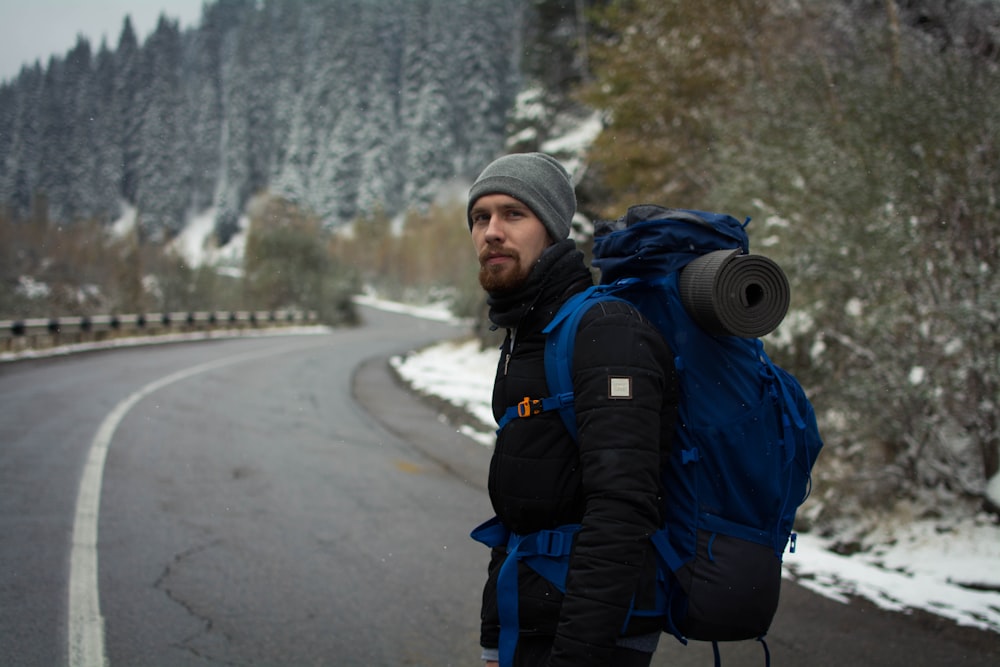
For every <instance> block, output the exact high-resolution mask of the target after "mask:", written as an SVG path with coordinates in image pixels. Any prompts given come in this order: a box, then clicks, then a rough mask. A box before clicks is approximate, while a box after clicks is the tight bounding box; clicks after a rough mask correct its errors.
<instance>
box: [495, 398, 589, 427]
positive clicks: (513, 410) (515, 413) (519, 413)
mask: <svg viewBox="0 0 1000 667" xmlns="http://www.w3.org/2000/svg"><path fill="white" fill-rule="evenodd" d="M572 406H573V392H571V391H566V392H563V393H561V394H556V395H555V396H548V397H546V398H531V397H530V396H525V397H524V398H523V399H522V400H521V402H520V403H518V404H517V405H512V406H510V407H509V408H507V411H506V412H505V413H504V415H503V417H501V419H500V421H499V422H498V423H497V430H496V432H497V433H500V431H502V430H503V427H504V426H506V425H507V424H509V423H510V422H512V421H514V420H515V419H521V418H524V417H533V416H535V415H540V414H542V413H543V412H548V411H550V410H563V409H565V408H571V407H572Z"/></svg>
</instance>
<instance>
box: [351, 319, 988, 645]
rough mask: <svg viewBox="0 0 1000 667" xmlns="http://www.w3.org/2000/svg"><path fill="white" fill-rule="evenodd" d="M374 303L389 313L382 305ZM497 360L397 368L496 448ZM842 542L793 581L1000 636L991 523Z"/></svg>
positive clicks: (806, 555)
mask: <svg viewBox="0 0 1000 667" xmlns="http://www.w3.org/2000/svg"><path fill="white" fill-rule="evenodd" d="M368 303H369V305H373V306H381V304H379V303H378V302H377V301H376V300H374V299H370V300H369V301H368ZM394 308H396V309H397V310H398V309H399V308H400V307H399V306H394ZM415 314H420V312H419V311H415ZM434 316H435V317H440V316H441V314H440V313H435V314H434ZM497 355H498V352H497V351H496V350H495V349H487V350H481V349H480V348H479V344H478V342H476V341H474V340H466V341H452V342H444V343H440V344H438V345H435V346H432V347H429V348H426V349H424V350H422V351H419V352H415V353H412V354H409V355H407V356H405V357H395V358H393V359H392V360H391V363H392V365H393V367H394V368H395V369H396V370H397V371H398V372H399V374H400V375H401V376H402V377H403V378H404V379H405V380H406V381H407V382H408V383H409V384H410V385H411V386H412V387H414V388H415V389H418V390H420V391H422V392H426V393H429V394H432V395H436V396H438V397H440V398H443V399H445V400H447V401H449V402H451V403H452V404H454V405H456V406H459V407H461V408H463V409H464V410H466V411H467V412H468V413H470V414H472V415H473V416H475V417H476V418H477V419H478V420H479V421H481V422H482V423H483V425H484V426H483V428H482V429H480V430H478V431H470V430H467V431H466V432H467V434H468V435H470V436H471V437H472V438H474V439H475V440H476V441H478V442H479V443H481V444H483V445H485V446H490V445H491V444H492V440H493V432H492V428H491V426H490V425H495V422H494V421H493V413H492V410H491V408H490V397H491V394H492V383H493V377H494V374H495V372H496V364H497ZM836 542H837V540H836V539H823V538H821V537H819V536H815V535H809V534H800V535H799V536H798V540H797V548H796V551H795V553H793V554H791V553H787V552H786V554H785V558H784V562H785V565H786V567H785V576H786V577H787V578H789V579H791V580H793V581H796V582H797V583H799V584H800V585H802V586H805V587H806V588H809V589H810V590H813V591H815V592H816V593H819V594H821V595H824V596H826V597H828V598H831V599H833V600H837V601H839V602H844V603H846V602H848V601H849V600H850V598H851V597H861V598H865V599H867V600H870V601H871V602H873V603H874V604H876V605H877V606H879V607H882V608H884V609H888V610H891V611H898V612H903V613H906V612H910V611H913V610H923V611H927V612H931V613H934V614H937V615H939V616H943V617H945V618H948V619H951V620H952V621H954V622H956V623H958V624H960V625H965V626H971V627H975V628H979V629H982V630H987V631H991V632H996V633H1000V526H997V525H994V524H993V522H992V521H991V520H990V519H989V517H987V516H985V515H984V516H980V517H973V518H968V519H961V520H958V519H955V520H941V521H921V522H916V523H906V524H902V525H897V526H893V525H886V526H884V527H883V528H882V530H881V532H880V533H878V534H875V535H870V536H869V537H868V538H867V540H866V543H865V545H864V548H863V549H862V551H860V552H858V553H856V554H854V555H851V556H842V555H839V554H837V553H834V552H833V551H831V550H830V547H832V545H833V544H835V543H836Z"/></svg>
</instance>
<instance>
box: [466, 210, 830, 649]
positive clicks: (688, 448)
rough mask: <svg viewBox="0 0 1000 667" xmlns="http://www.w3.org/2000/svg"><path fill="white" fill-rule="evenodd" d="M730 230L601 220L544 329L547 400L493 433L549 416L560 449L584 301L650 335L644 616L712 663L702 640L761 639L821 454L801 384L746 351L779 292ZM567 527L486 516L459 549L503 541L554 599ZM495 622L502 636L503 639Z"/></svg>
mask: <svg viewBox="0 0 1000 667" xmlns="http://www.w3.org/2000/svg"><path fill="white" fill-rule="evenodd" d="M747 222H749V220H748V221H747ZM745 226H746V225H745V223H744V224H741V223H740V222H739V221H737V220H736V219H734V218H732V217H731V216H728V215H724V214H716V213H706V212H702V211H688V210H677V209H665V208H662V207H658V206H651V205H643V206H635V207H632V208H631V209H629V211H628V213H627V214H626V216H624V217H623V218H621V219H619V220H617V221H614V222H613V223H605V228H604V229H603V230H598V234H602V232H603V235H599V236H598V237H597V238H596V240H595V243H594V261H593V263H594V265H595V266H596V267H598V268H599V269H600V270H601V281H600V284H598V285H595V286H594V287H591V288H589V289H588V290H586V291H584V292H582V293H580V294H577V295H576V296H574V297H572V298H571V299H569V300H568V301H567V302H566V303H565V304H564V305H563V307H562V308H561V309H560V311H559V312H558V313H557V314H556V315H555V317H554V318H553V319H552V321H551V322H550V323H549V324H548V326H547V327H546V329H545V333H546V334H547V336H548V338H547V342H546V349H545V372H546V380H547V383H548V388H549V391H550V393H551V396H549V397H547V398H545V399H542V400H540V401H533V402H532V404H528V405H526V404H524V403H522V404H520V405H518V406H512V407H511V408H510V409H508V410H507V413H506V415H505V416H504V418H503V419H501V421H500V424H499V428H500V429H502V428H503V427H504V426H505V425H506V424H507V423H508V422H509V421H511V420H513V419H517V418H519V417H525V416H528V415H530V414H537V412H538V411H544V410H552V409H555V410H558V411H559V414H560V416H561V418H562V420H563V423H564V424H565V426H566V428H567V430H568V431H569V433H570V434H571V435H572V436H573V437H574V439H575V438H576V435H577V432H576V415H575V413H574V411H573V394H572V392H573V385H572V378H571V370H572V360H573V345H574V341H575V338H576V330H577V326H578V324H579V321H580V319H581V317H582V316H583V314H584V313H585V312H586V311H587V310H588V309H589V308H590V307H591V306H592V305H593V304H594V303H596V302H598V301H602V300H608V299H624V300H626V301H628V302H629V303H631V304H633V305H634V306H635V307H636V308H637V309H638V310H639V311H640V312H641V313H642V314H643V315H644V316H645V317H646V318H647V319H648V320H649V321H650V322H652V324H653V325H654V326H655V327H656V328H657V329H658V330H659V331H660V332H661V333H662V335H663V336H664V338H665V340H666V342H667V343H668V344H669V346H670V349H671V351H672V353H673V354H674V363H675V366H676V369H677V375H678V378H679V382H680V401H679V405H678V418H677V425H676V429H675V434H674V442H673V447H672V453H671V456H670V459H669V462H668V463H667V465H666V468H665V470H664V472H663V476H662V479H663V486H664V491H665V496H664V508H665V515H666V517H667V518H666V522H665V525H664V526H663V528H662V529H661V530H659V531H658V532H657V533H655V534H654V535H653V537H652V541H653V544H654V546H655V548H656V551H657V554H658V561H659V570H660V573H659V574H660V576H659V580H660V584H661V586H660V588H661V590H660V591H658V593H661V595H658V597H659V599H660V606H659V609H657V610H656V611H655V613H656V614H657V615H662V616H664V617H665V619H666V620H665V623H664V628H663V629H664V631H666V632H669V633H671V634H673V635H674V636H675V637H676V638H677V639H678V640H680V641H681V642H682V643H684V644H686V643H687V641H688V639H695V640H706V641H711V642H712V643H713V649H714V654H715V663H716V665H719V664H720V657H719V649H718V642H720V641H737V640H745V639H759V640H761V641H763V637H764V635H765V634H766V633H767V631H768V629H769V627H770V624H771V621H772V619H773V617H774V614H775V612H776V610H777V606H778V596H779V590H780V586H781V562H782V554H783V552H784V550H785V547H786V545H788V544H789V541H790V542H791V549H790V550H791V551H792V552H794V550H795V535H794V534H793V532H792V528H793V523H794V520H795V512H796V510H797V509H798V507H799V505H801V503H802V502H803V501H804V500H805V498H806V496H807V495H808V492H809V488H810V472H811V470H812V467H813V464H814V463H815V461H816V457H817V455H818V454H819V451H820V449H821V447H822V444H823V443H822V440H821V438H820V435H819V431H818V428H817V425H816V418H815V414H814V412H813V408H812V405H811V404H810V402H809V400H808V399H807V398H806V395H805V393H804V391H803V390H802V387H801V386H800V385H799V383H798V381H796V379H795V378H794V377H792V376H791V375H790V374H789V373H788V372H786V371H785V370H784V369H782V368H780V367H778V366H777V365H775V364H774V363H772V362H771V360H770V359H769V358H768V356H767V354H766V353H765V352H764V346H763V343H762V342H761V341H760V340H759V336H762V335H764V334H766V333H769V332H770V331H772V330H773V329H774V328H776V327H777V325H778V324H779V323H780V321H781V319H782V318H783V317H784V315H785V312H786V311H787V308H788V300H789V299H788V283H787V280H786V279H785V276H784V274H783V273H782V272H781V269H780V268H779V267H778V266H777V265H776V264H774V262H771V261H770V260H768V259H767V258H764V257H761V256H758V255H749V240H748V238H747V234H746V230H745ZM575 529H576V527H575V526H570V527H560V528H559V529H556V530H554V531H541V533H537V534H533V535H529V536H520V535H511V534H510V533H508V532H507V531H505V529H504V528H503V527H502V526H501V525H500V524H499V523H498V522H497V521H496V520H495V519H494V520H493V521H491V522H487V523H486V524H483V525H482V526H480V527H479V528H477V529H476V531H474V532H473V538H474V539H477V540H479V541H481V542H484V543H486V544H488V545H489V546H498V545H502V544H506V545H507V550H508V558H507V562H508V563H509V562H511V561H516V560H524V561H525V562H527V564H528V565H530V566H532V567H534V569H536V570H537V571H539V572H540V573H542V574H543V576H545V577H546V578H547V579H549V580H550V581H552V582H553V583H554V584H555V585H556V586H557V587H559V588H560V589H563V586H564V582H565V578H566V571H567V568H568V562H569V552H570V549H571V543H572V540H571V539H565V537H566V535H567V534H569V535H570V536H571V534H572V532H573V530H575ZM556 538H558V539H556ZM553 544H556V545H558V548H554V547H553ZM512 556H513V557H512ZM505 564H506V563H505ZM515 567H516V566H515ZM512 569H513V568H512ZM503 575H504V573H503V570H501V577H500V581H499V582H498V606H499V608H500V617H501V646H500V655H501V663H502V664H503V663H505V662H507V663H508V664H509V660H511V659H512V656H513V645H512V644H511V642H514V643H516V613H517V612H516V608H517V607H516V600H517V598H516V579H514V580H513V581H511V580H510V578H509V577H508V578H507V580H506V581H504V576H503ZM512 590H513V592H511V591H512ZM512 596H513V597H512ZM505 608H506V609H505ZM505 616H506V617H507V619H508V621H509V622H512V623H513V630H512V629H511V628H506V629H505V627H504V624H505ZM512 617H513V618H512ZM511 618H512V620H510V619H511ZM512 633H513V638H512V637H511V634H512ZM505 635H506V637H505ZM764 650H765V656H766V657H767V662H768V664H769V662H770V658H769V655H768V654H767V647H766V644H765V645H764Z"/></svg>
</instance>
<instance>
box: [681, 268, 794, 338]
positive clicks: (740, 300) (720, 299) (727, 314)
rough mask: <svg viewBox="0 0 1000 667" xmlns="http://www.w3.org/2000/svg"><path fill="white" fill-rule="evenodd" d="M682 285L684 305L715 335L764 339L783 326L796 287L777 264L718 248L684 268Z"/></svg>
mask: <svg viewBox="0 0 1000 667" xmlns="http://www.w3.org/2000/svg"><path fill="white" fill-rule="evenodd" d="M678 289H679V291H680V295H681V303H682V304H683V305H684V309H685V310H686V311H687V313H688V314H689V315H690V316H691V319H693V320H694V321H695V323H697V324H698V326H700V327H701V328H702V329H704V330H705V331H707V332H708V333H710V334H712V335H713V336H739V337H741V338H759V337H760V336H764V335H766V334H769V333H771V332H772V331H774V330H775V329H777V328H778V325H779V324H781V320H783V319H784V317H785V314H786V313H787V312H788V304H789V301H790V299H791V290H790V289H789V287H788V278H787V277H786V276H785V272H784V271H782V270H781V267H780V266H778V264H777V263H776V262H774V261H773V260H771V259H768V258H767V257H764V256H763V255H742V254H740V251H739V249H736V250H716V251H715V252H710V253H708V254H706V255H702V256H701V257H699V258H698V259H695V260H694V261H692V262H690V263H689V264H688V265H687V266H685V267H684V268H683V269H681V273H680V277H679V279H678Z"/></svg>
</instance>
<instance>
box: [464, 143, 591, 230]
mask: <svg viewBox="0 0 1000 667" xmlns="http://www.w3.org/2000/svg"><path fill="white" fill-rule="evenodd" d="M492 194H505V195H510V196H511V197H513V198H514V199H517V200H518V201H520V202H522V203H523V204H526V205H527V206H528V208H530V209H531V210H532V212H533V213H534V214H535V215H537V216H538V219H539V220H541V221H542V224H543V225H545V229H547V230H548V232H549V236H551V237H552V239H553V240H554V241H562V240H563V239H565V238H566V237H567V236H569V226H570V223H571V222H572V220H573V215H574V214H575V213H576V193H575V192H574V191H573V181H572V180H571V179H570V176H569V173H567V171H566V169H565V168H564V167H563V166H562V165H561V164H559V162H558V161H557V160H556V159H555V158H554V157H552V156H550V155H546V154H545V153H514V154H513V155H505V156H503V157H502V158H498V159H496V160H494V161H493V162H491V163H490V164H489V165H488V166H487V167H486V169H483V172H482V173H481V174H479V178H477V179H476V182H475V183H473V184H472V188H471V189H470V190H469V206H468V208H467V209H466V218H468V221H469V229H472V217H471V216H470V215H469V213H470V212H471V211H472V207H473V205H474V204H475V203H476V200H477V199H479V198H480V197H482V196H483V195H492Z"/></svg>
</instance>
